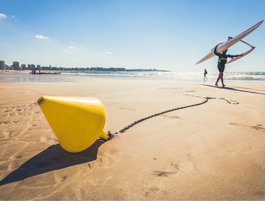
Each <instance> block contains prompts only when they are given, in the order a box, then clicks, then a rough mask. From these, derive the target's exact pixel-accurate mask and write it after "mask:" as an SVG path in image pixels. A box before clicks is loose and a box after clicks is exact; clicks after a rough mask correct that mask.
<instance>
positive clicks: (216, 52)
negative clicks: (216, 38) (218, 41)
mask: <svg viewBox="0 0 265 201" xmlns="http://www.w3.org/2000/svg"><path fill="white" fill-rule="evenodd" d="M217 47H218V45H216V46H215V48H214V54H215V55H217V56H220V54H219V53H217V52H216V49H217Z"/></svg>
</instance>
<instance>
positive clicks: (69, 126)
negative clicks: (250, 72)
mask: <svg viewBox="0 0 265 201" xmlns="http://www.w3.org/2000/svg"><path fill="white" fill-rule="evenodd" d="M38 104H39V106H40V108H41V110H42V112H43V114H44V116H45V117H46V119H47V121H48V123H49V124H50V126H51V128H52V130H53V132H54V134H55V136H56V138H57V140H58V141H59V143H60V145H61V147H62V148H63V149H64V150H66V151H68V152H72V153H76V152H80V151H83V150H85V149H87V148H88V147H90V146H91V145H92V144H93V143H94V142H95V141H96V140H97V138H98V137H102V138H104V139H108V135H107V134H106V133H105V132H104V131H103V128H104V125H105V120H106V111H105V107H104V105H103V103H102V102H101V101H100V100H98V99H96V98H91V97H89V98H84V97H52V96H42V97H40V98H39V100H38Z"/></svg>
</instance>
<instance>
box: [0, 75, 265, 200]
mask: <svg viewBox="0 0 265 201" xmlns="http://www.w3.org/2000/svg"><path fill="white" fill-rule="evenodd" d="M0 93H1V95H0V199H1V200H264V199H265V160H264V158H265V104H264V103H265V83H227V88H216V87H213V83H211V82H205V83H204V82H194V83H193V82H180V81H162V80H160V81H157V80H118V79H117V80H115V79H108V78H94V77H81V76H80V77H78V78H75V77H71V79H67V80H65V81H61V82H8V81H0ZM42 95H49V96H77V97H78V96H79V97H80V96H82V97H96V98H98V99H100V100H101V101H102V102H103V103H104V105H105V108H106V113H107V120H106V124H105V128H104V130H105V131H106V132H108V131H111V132H117V131H119V130H121V129H123V128H124V127H126V126H128V125H129V124H131V123H133V122H134V121H137V120H139V119H142V118H144V117H148V116H150V115H153V114H156V113H160V112H163V111H166V110H170V109H173V108H179V107H184V106H191V105H194V104H197V103H202V102H203V101H205V100H206V99H205V98H203V97H211V98H212V99H208V101H207V102H206V103H204V104H201V105H198V106H192V107H187V108H182V109H178V110H175V111H172V112H168V113H165V114H161V115H159V116H156V117H153V118H149V119H147V120H145V121H143V122H141V123H139V124H137V125H135V126H133V127H131V128H129V129H128V130H126V132H124V133H119V134H118V135H116V137H115V138H113V139H111V140H110V141H108V142H105V143H103V142H102V141H100V140H97V141H96V142H95V144H94V145H92V146H91V147H90V148H88V149H87V150H85V151H83V152H81V153H78V154H70V153H68V152H66V151H64V150H63V149H62V148H61V147H60V145H59V144H58V141H57V139H56V137H55V135H54V134H53V132H52V130H51V128H50V127H49V125H48V123H47V121H46V119H45V117H44V116H43V114H42V112H41V110H40V108H39V106H38V105H37V100H38V98H39V97H40V96H42Z"/></svg>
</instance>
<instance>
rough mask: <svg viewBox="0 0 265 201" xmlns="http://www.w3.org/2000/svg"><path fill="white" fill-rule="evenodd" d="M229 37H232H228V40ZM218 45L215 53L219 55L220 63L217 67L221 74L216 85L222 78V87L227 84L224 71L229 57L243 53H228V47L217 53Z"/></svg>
mask: <svg viewBox="0 0 265 201" xmlns="http://www.w3.org/2000/svg"><path fill="white" fill-rule="evenodd" d="M229 39H230V37H228V40H229ZM217 47H218V45H216V46H215V48H214V54H215V55H216V56H218V57H219V59H218V64H217V68H218V70H219V76H218V78H217V80H216V83H215V85H216V86H218V82H219V80H220V79H221V82H222V85H223V86H222V87H224V86H225V85H224V79H223V72H224V70H225V64H226V62H227V57H230V58H233V57H237V56H242V54H239V55H230V54H226V52H227V50H228V49H227V50H225V51H223V52H222V53H217V52H216V49H217Z"/></svg>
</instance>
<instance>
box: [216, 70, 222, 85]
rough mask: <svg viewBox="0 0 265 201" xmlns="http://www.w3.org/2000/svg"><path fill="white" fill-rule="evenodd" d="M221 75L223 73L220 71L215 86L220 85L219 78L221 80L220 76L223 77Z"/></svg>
mask: <svg viewBox="0 0 265 201" xmlns="http://www.w3.org/2000/svg"><path fill="white" fill-rule="evenodd" d="M220 76H221V73H219V75H218V78H217V80H216V83H215V86H218V84H217V83H218V82H219V80H220V78H221V77H220Z"/></svg>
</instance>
